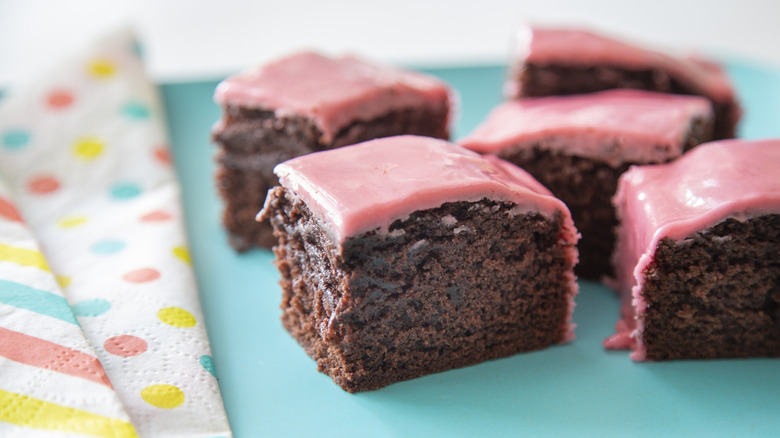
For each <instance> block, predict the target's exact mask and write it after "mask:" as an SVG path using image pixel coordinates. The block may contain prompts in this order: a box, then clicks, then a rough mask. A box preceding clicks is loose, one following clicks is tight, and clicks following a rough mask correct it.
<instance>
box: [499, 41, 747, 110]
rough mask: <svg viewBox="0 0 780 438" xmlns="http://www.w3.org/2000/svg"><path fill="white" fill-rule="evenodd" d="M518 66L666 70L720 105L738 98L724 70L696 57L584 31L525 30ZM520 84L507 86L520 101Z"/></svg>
mask: <svg viewBox="0 0 780 438" xmlns="http://www.w3.org/2000/svg"><path fill="white" fill-rule="evenodd" d="M516 56H517V58H518V59H517V61H516V62H517V65H518V66H519V68H522V65H524V64H558V65H568V66H593V65H614V66H623V67H625V68H627V69H636V70H640V69H641V70H649V69H657V70H665V71H667V72H668V73H669V75H670V76H671V77H672V78H674V79H676V80H678V81H680V82H681V83H683V84H685V85H686V86H687V87H690V88H691V89H693V90H698V92H697V93H696V94H701V95H704V96H707V97H709V98H710V99H712V100H713V101H716V102H727V101H731V100H733V99H734V90H733V88H732V87H731V83H730V81H729V79H728V76H727V75H726V73H725V71H723V69H722V68H720V67H719V66H717V65H716V64H713V63H711V62H707V61H704V60H700V59H697V58H694V57H689V58H674V57H671V56H669V55H666V54H664V53H660V52H656V51H652V50H646V49H643V48H640V47H637V46H633V45H630V44H626V43H623V42H620V41H617V40H614V39H611V38H607V37H604V36H601V35H596V34H594V33H591V32H587V31H583V30H572V29H544V28H537V27H524V28H522V29H520V30H519V31H518V33H517V40H516ZM519 86H520V85H519V84H518V83H516V81H509V82H508V83H507V89H506V92H507V95H509V96H510V97H511V98H516V97H518V96H520V95H521V92H522V90H521V89H520V88H519Z"/></svg>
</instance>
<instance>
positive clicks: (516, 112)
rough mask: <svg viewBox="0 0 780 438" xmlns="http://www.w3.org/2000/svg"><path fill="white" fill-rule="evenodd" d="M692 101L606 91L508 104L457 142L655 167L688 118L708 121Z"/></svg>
mask: <svg viewBox="0 0 780 438" xmlns="http://www.w3.org/2000/svg"><path fill="white" fill-rule="evenodd" d="M711 115H712V106H711V104H710V102H709V101H708V100H707V99H704V98H702V97H697V96H677V95H672V94H664V93H652V92H648V91H640V90H609V91H602V92H598V93H592V94H581V95H573V96H552V97H541V98H527V99H519V100H513V101H508V102H505V103H503V104H501V105H500V106H498V107H497V108H495V109H494V110H493V111H492V112H491V113H490V114H489V115H488V117H487V119H486V120H485V121H484V122H483V123H482V124H481V125H480V126H478V127H477V128H476V129H475V130H474V132H472V133H471V134H469V135H468V136H467V137H466V138H464V139H462V140H461V141H459V142H458V143H459V144H460V145H461V146H463V147H465V148H468V149H471V150H473V151H477V152H480V153H498V152H499V151H500V150H502V149H504V148H506V147H509V146H515V145H517V146H520V147H523V146H528V147H530V146H533V145H535V144H539V142H540V141H542V140H544V142H543V143H541V144H539V146H541V147H547V148H555V149H556V150H559V151H563V152H565V153H567V154H569V155H575V156H584V157H589V158H594V159H598V160H602V161H606V162H607V163H609V164H611V165H612V166H615V167H617V166H619V165H620V164H622V163H624V162H629V163H661V162H664V161H668V160H669V159H672V158H676V157H678V156H680V155H681V154H682V152H683V146H684V139H685V137H686V135H687V134H688V132H689V130H690V127H691V120H692V119H693V118H706V117H711Z"/></svg>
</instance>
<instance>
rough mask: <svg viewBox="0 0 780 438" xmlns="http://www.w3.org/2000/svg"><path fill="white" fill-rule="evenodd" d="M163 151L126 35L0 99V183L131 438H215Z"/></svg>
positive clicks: (212, 384) (199, 321) (221, 432)
mask: <svg viewBox="0 0 780 438" xmlns="http://www.w3.org/2000/svg"><path fill="white" fill-rule="evenodd" d="M166 141H167V140H166V133H165V128H164V122H163V113H162V107H161V104H160V102H159V99H158V96H157V94H156V89H155V87H154V86H153V85H152V84H151V83H150V82H149V81H148V79H147V78H146V76H145V74H144V71H143V66H142V64H141V61H140V58H139V55H138V53H137V51H136V48H135V44H134V39H133V37H132V35H131V33H130V32H119V33H117V34H116V35H113V36H111V37H109V38H104V39H102V40H101V41H100V42H99V43H98V44H96V45H95V46H94V47H92V48H91V49H90V50H88V51H86V52H85V53H84V54H83V55H82V56H78V57H74V58H71V59H68V60H67V61H66V62H64V63H63V64H61V65H60V66H59V67H58V68H56V69H54V70H52V71H51V72H49V74H48V75H46V76H43V78H42V79H41V80H39V81H37V82H32V83H31V84H30V85H29V86H27V87H26V88H20V89H12V90H10V92H9V93H8V96H6V97H5V98H3V99H2V100H1V101H0V174H2V175H3V177H4V178H5V180H6V182H7V183H8V185H9V188H10V192H11V193H10V197H13V199H15V202H16V206H17V207H18V210H19V213H20V216H21V217H23V218H24V221H25V222H26V223H27V224H28V225H29V227H30V229H31V230H32V232H33V233H34V234H35V236H36V237H37V239H38V241H39V242H40V244H41V246H42V249H43V255H44V257H45V260H46V262H47V265H48V266H49V267H50V268H51V271H52V272H53V273H54V274H55V275H56V276H57V277H58V279H59V283H60V285H62V288H63V293H64V295H65V297H66V298H67V300H68V302H69V303H70V306H71V307H72V309H73V313H74V314H75V315H76V317H77V318H78V323H79V324H80V326H81V328H82V329H83V332H84V334H85V335H86V338H87V340H88V341H89V343H90V344H91V345H92V347H93V348H94V350H95V353H96V354H97V357H98V358H99V359H100V362H101V363H102V366H103V368H104V369H105V371H106V374H107V375H108V378H109V379H110V383H111V384H112V385H113V387H114V389H115V390H116V393H117V394H118V395H119V398H120V400H121V402H122V405H123V406H124V408H125V410H126V412H127V414H129V417H130V421H131V423H132V425H133V426H134V427H135V430H136V431H137V432H138V434H139V435H140V436H142V437H179V436H181V437H196V436H203V437H227V436H229V435H230V429H229V426H228V423H227V417H226V414H225V410H224V407H223V404H222V399H221V396H220V393H219V387H218V385H217V380H216V377H215V376H216V373H215V369H214V361H213V359H212V357H211V354H210V349H209V344H208V339H207V336H206V328H205V325H204V321H203V315H202V313H201V309H200V305H199V301H198V295H197V290H196V286H195V282H194V276H193V273H192V267H191V266H190V259H189V255H188V252H187V247H186V242H185V233H184V229H183V218H182V217H181V211H182V210H181V207H180V200H179V186H178V183H177V181H176V179H175V175H174V171H173V168H172V166H171V163H170V157H169V153H168V148H167V145H166ZM9 236H10V234H9ZM5 238H8V237H6V236H5V235H3V234H0V239H5ZM20 275H21V274H20ZM30 275H32V273H30ZM21 280H25V278H22V279H21ZM39 289H40V288H39ZM45 290H47V291H48V292H52V291H51V290H48V289H45ZM5 324H6V318H5V317H2V319H0V326H1V327H5ZM11 359H12V360H13V358H11ZM6 380H7V379H6V375H5V373H3V374H2V375H0V382H2V383H5V381H6ZM39 391H40V392H42V393H44V394H46V395H48V396H50V397H56V396H57V394H62V393H63V388H61V387H59V386H57V385H50V386H49V385H47V386H43V385H42V386H41V387H40V388H39ZM112 415H114V416H115V417H119V416H120V414H119V413H118V412H115V413H113V414H112ZM0 420H3V421H6V422H8V421H7V420H6V419H4V418H1V417H0ZM105 436H114V435H105ZM117 436H121V435H117Z"/></svg>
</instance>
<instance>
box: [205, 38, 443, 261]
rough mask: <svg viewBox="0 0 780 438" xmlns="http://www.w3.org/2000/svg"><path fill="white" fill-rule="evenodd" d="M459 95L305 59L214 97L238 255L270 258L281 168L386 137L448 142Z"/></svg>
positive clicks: (236, 81)
mask: <svg viewBox="0 0 780 438" xmlns="http://www.w3.org/2000/svg"><path fill="white" fill-rule="evenodd" d="M450 95H451V90H450V89H449V88H448V87H447V86H446V85H445V84H444V83H443V82H441V81H439V80H437V79H435V78H433V77H430V76H427V75H423V74H421V73H416V72H411V71H406V70H400V69H396V68H392V67H388V66H383V65H377V64H373V63H369V62H367V61H364V60H361V59H358V58H355V57H352V56H344V57H341V58H330V57H326V56H323V55H320V54H317V53H311V52H305V53H299V54H296V55H292V56H289V57H287V58H284V59H280V60H278V61H275V62H272V63H270V64H267V65H264V66H261V67H258V68H255V69H251V70H248V71H245V72H243V73H240V74H237V75H235V76H232V77H230V78H228V79H226V80H225V81H223V82H222V83H220V84H219V86H218V87H217V89H216V92H215V100H216V102H217V103H219V104H220V105H221V106H222V107H223V116H222V120H220V121H219V122H218V123H217V125H216V126H215V127H214V131H213V135H214V139H215V141H216V143H217V144H218V146H219V153H218V156H217V164H218V174H217V181H218V186H219V191H220V194H221V195H222V198H223V200H224V202H225V209H224V215H223V223H224V225H225V227H226V228H227V230H228V232H229V233H230V237H231V244H232V245H233V246H234V247H235V248H236V249H238V250H246V249H248V248H250V247H252V246H261V247H266V248H270V247H271V246H272V245H273V243H274V240H273V236H272V232H271V227H270V225H269V224H267V223H257V222H256V221H255V220H254V219H255V215H256V214H257V212H258V211H259V210H260V208H261V207H262V206H263V202H264V200H265V196H266V193H267V192H268V189H270V188H271V187H273V186H275V185H276V184H277V179H276V176H275V175H274V174H273V168H274V166H275V165H276V164H278V163H280V162H282V161H285V160H288V159H290V158H293V157H297V156H299V155H304V154H308V153H311V152H315V151H320V150H325V149H332V148H336V147H340V146H344V145H348V144H353V143H358V142H361V141H365V140H370V139H374V138H378V137H387V136H391V135H399V134H417V135H425V136H431V137H437V138H444V139H446V138H448V136H449V124H450V111H451V107H452V105H451V99H450Z"/></svg>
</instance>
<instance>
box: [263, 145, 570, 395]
mask: <svg viewBox="0 0 780 438" xmlns="http://www.w3.org/2000/svg"><path fill="white" fill-rule="evenodd" d="M276 173H277V175H279V180H280V182H281V186H279V187H275V188H274V189H272V190H271V191H270V192H269V196H268V198H267V199H266V203H265V207H264V208H263V210H262V212H261V213H260V215H259V217H260V219H263V220H270V222H271V224H272V225H273V227H274V233H275V235H276V237H277V239H278V243H277V245H276V246H275V247H274V252H275V254H276V265H277V267H278V268H279V271H280V272H281V281H280V284H281V286H282V291H283V299H282V304H281V307H282V309H283V315H282V322H283V325H284V327H285V328H286V329H287V330H288V331H289V332H290V333H291V334H292V336H293V337H294V338H295V339H296V340H297V341H298V343H300V345H301V346H303V348H304V349H305V350H306V352H307V353H308V354H309V355H310V356H311V357H312V358H314V359H315V360H316V361H317V367H318V369H319V370H320V371H322V372H324V373H326V374H328V375H329V376H331V377H332V378H333V380H334V381H335V382H336V383H337V384H338V385H339V386H341V387H342V388H343V389H344V390H346V391H349V392H356V391H364V390H372V389H377V388H381V387H383V386H386V385H388V384H390V383H393V382H398V381H401V380H406V379H411V378H414V377H418V376H422V375H425V374H429V373H434V372H439V371H444V370H448V369H451V368H456V367H463V366H467V365H472V364H476V363H478V362H481V361H484V360H488V359H495V358H500V357H504V356H508V355H512V354H515V353H519V352H524V351H530V350H536V349H541V348H545V347H547V346H550V345H553V344H556V343H562V342H566V341H568V340H570V339H572V338H573V331H572V330H573V326H572V324H571V322H570V321H571V315H572V309H573V305H574V304H573V299H574V296H575V295H576V292H577V284H576V282H575V277H574V273H573V267H574V264H575V263H576V259H577V252H576V241H577V232H576V230H575V229H574V226H573V224H572V221H571V216H570V215H569V211H568V210H567V208H566V206H565V205H564V204H563V203H562V202H561V201H559V200H558V199H556V198H554V197H553V196H552V195H551V194H550V193H549V192H548V191H547V190H546V189H545V188H544V187H542V186H541V185H540V184H539V183H538V182H537V181H535V180H534V179H533V178H532V177H531V176H530V175H528V174H527V173H526V172H524V171H522V170H521V169H519V168H517V167H516V166H514V165H512V164H510V163H507V162H505V161H502V160H499V159H497V158H495V157H483V156H480V155H479V154H476V153H474V152H471V151H468V150H466V149H463V148H460V147H458V146H456V145H453V144H451V143H448V142H446V141H443V140H437V139H432V138H427V137H419V136H397V137H389V138H384V139H377V140H372V141H369V142H365V143H361V144H358V145H353V146H348V147H344V148H339V149H334V150H330V151H324V152H318V153H314V154H310V155H306V156H302V157H298V158H295V159H293V160H290V161H287V162H285V163H282V164H280V165H279V166H277V167H276Z"/></svg>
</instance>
